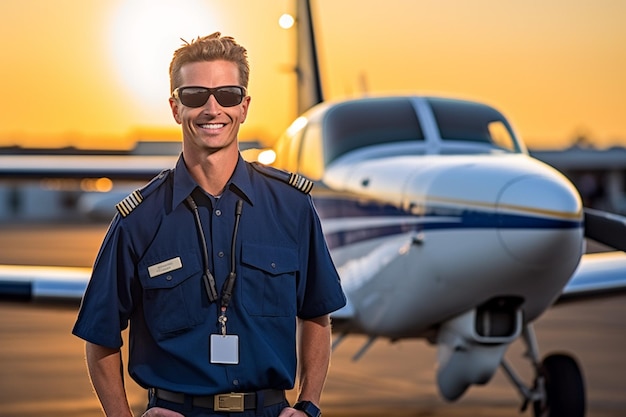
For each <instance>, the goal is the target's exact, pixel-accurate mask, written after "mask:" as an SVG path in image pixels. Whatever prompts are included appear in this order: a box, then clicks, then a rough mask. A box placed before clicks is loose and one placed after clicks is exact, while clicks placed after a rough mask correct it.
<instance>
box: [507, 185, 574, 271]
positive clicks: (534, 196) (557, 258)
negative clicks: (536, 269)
mask: <svg viewBox="0 0 626 417" xmlns="http://www.w3.org/2000/svg"><path fill="white" fill-rule="evenodd" d="M496 212H497V216H498V234H499V237H500V240H501V242H502V244H503V246H504V248H505V249H506V250H507V251H508V252H509V254H510V255H511V256H512V257H513V258H515V259H517V260H519V261H521V262H523V263H526V264H532V265H547V264H551V263H554V262H562V261H563V260H564V259H567V258H570V257H572V256H578V255H579V254H580V252H581V250H582V245H583V232H582V221H583V212H582V203H581V200H580V196H579V195H578V192H577V191H576V189H575V188H574V187H573V186H572V185H571V184H570V183H569V182H568V181H566V180H561V179H560V178H554V177H552V176H550V177H547V176H541V175H526V176H522V177H519V178H517V179H514V180H512V181H510V182H508V183H507V184H506V185H505V186H503V188H502V190H501V192H500V196H499V198H498V202H497V209H496Z"/></svg>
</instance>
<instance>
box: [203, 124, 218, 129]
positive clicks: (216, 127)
mask: <svg viewBox="0 0 626 417" xmlns="http://www.w3.org/2000/svg"><path fill="white" fill-rule="evenodd" d="M200 127H201V128H203V129H220V128H222V127H224V123H207V124H203V125H200Z"/></svg>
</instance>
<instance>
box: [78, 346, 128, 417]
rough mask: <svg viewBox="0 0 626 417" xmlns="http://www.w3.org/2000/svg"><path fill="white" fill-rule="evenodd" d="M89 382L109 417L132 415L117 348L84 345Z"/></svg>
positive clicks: (120, 357)
mask: <svg viewBox="0 0 626 417" xmlns="http://www.w3.org/2000/svg"><path fill="white" fill-rule="evenodd" d="M85 353H86V357H87V367H88V369H89V377H90V378H91V383H92V384H93V387H94V389H95V391H96V394H97V395H98V398H99V399H100V403H101V404H102V408H103V409H104V413H105V414H106V415H107V416H109V417H132V415H133V414H132V411H131V409H130V406H129V405H128V399H127V397H126V390H125V389H124V380H123V377H122V356H121V353H120V351H119V350H115V349H110V348H106V347H103V346H99V345H94V344H92V343H89V342H87V344H86V346H85Z"/></svg>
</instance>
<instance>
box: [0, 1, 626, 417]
mask: <svg viewBox="0 0 626 417" xmlns="http://www.w3.org/2000/svg"><path fill="white" fill-rule="evenodd" d="M298 11H299V29H298V30H299V40H300V42H301V43H300V47H301V48H303V51H301V52H306V53H303V54H301V58H302V59H301V60H300V62H304V61H305V59H304V57H303V56H302V55H304V56H305V57H307V59H306V61H308V62H309V63H314V64H315V63H316V62H317V59H316V57H315V54H316V50H315V48H314V44H313V39H314V35H313V25H312V18H311V10H310V4H309V2H308V1H305V0H298ZM311 69H313V71H309V70H311ZM298 74H299V77H300V84H299V89H300V90H302V89H303V88H304V87H306V88H307V89H308V93H307V94H302V95H301V97H308V98H307V99H306V100H303V101H301V102H300V106H301V107H311V106H312V107H311V108H310V109H309V110H308V111H306V112H305V113H304V114H303V115H302V116H301V117H299V118H298V119H297V120H296V121H295V122H294V123H293V124H292V125H291V126H290V127H289V128H288V129H287V131H286V132H285V134H284V135H283V136H282V137H281V138H280V139H279V140H278V141H277V142H276V145H275V148H274V149H275V152H276V156H277V159H276V162H275V165H276V166H277V167H279V168H284V169H286V170H289V171H291V172H294V173H297V174H300V175H301V176H303V177H307V178H309V179H311V180H313V181H314V182H315V184H316V185H315V188H314V190H313V194H312V195H313V198H314V201H315V205H316V207H317V209H318V211H319V214H320V217H321V219H322V223H323V229H324V233H325V236H326V238H327V241H328V245H329V248H330V250H331V253H332V256H333V259H334V261H335V263H336V265H337V268H338V270H339V273H340V275H341V279H342V284H343V287H344V289H345V292H346V294H347V297H348V300H349V302H348V305H347V306H346V307H345V308H343V309H342V310H340V311H338V312H336V313H335V314H333V324H334V331H335V332H336V333H338V334H339V336H338V338H337V339H336V340H335V342H334V346H337V345H338V344H339V343H340V342H341V340H343V338H344V337H345V336H347V335H350V334H364V335H367V336H368V337H369V341H368V343H367V344H366V345H365V346H364V347H363V349H361V350H360V351H359V352H357V355H356V356H357V357H358V356H360V355H362V354H363V353H364V352H365V351H366V349H367V348H368V347H369V345H370V344H371V342H372V341H374V340H375V339H376V338H387V339H390V340H393V341H398V340H402V339H408V338H424V339H425V340H427V341H428V342H430V343H431V344H433V345H436V346H437V349H438V370H437V385H438V388H439V392H440V393H441V395H442V396H443V397H444V398H445V399H446V400H448V401H455V400H457V399H458V398H460V397H461V396H462V395H463V394H464V393H465V392H466V390H467V389H468V388H469V387H470V386H471V385H481V384H486V383H488V382H489V381H490V380H491V378H492V376H493V375H494V373H495V371H496V370H497V369H498V368H499V367H502V368H503V370H504V372H505V374H506V375H507V376H508V377H509V379H510V380H511V382H512V383H513V385H514V386H515V387H516V388H517V390H518V391H519V393H520V395H521V397H522V398H523V402H524V404H523V409H526V407H527V406H531V407H532V409H533V413H534V415H535V416H537V417H538V416H550V417H556V416H569V417H577V416H584V414H585V407H586V405H585V386H584V381H583V377H582V372H581V371H580V369H579V366H578V364H577V361H576V360H575V359H574V358H572V357H570V356H568V355H565V354H551V355H548V356H547V357H545V359H543V360H542V359H541V357H540V353H539V351H538V348H537V342H536V339H535V332H534V330H533V323H534V321H535V320H537V319H538V318H539V317H540V316H541V315H542V314H543V313H544V312H545V311H546V310H547V309H548V308H550V307H551V306H552V305H553V304H554V303H556V302H561V301H565V300H568V299H569V300H575V299H578V298H584V297H589V296H597V295H598V294H601V293H608V294H614V293H616V292H618V291H623V290H624V289H626V254H624V253H622V252H614V253H608V254H594V255H587V254H584V253H585V239H584V238H585V236H586V237H589V238H591V239H594V240H597V241H599V242H602V243H604V244H606V245H609V246H611V247H614V248H615V249H618V250H619V251H624V250H626V242H625V238H624V236H626V219H625V218H624V217H620V216H615V215H611V214H607V213H603V212H599V211H594V210H586V209H584V208H583V206H582V204H581V199H580V196H579V194H578V192H577V190H576V189H575V188H574V187H573V185H572V184H571V183H570V182H569V181H568V180H567V179H566V178H565V177H564V176H563V175H561V174H560V173H559V172H557V171H556V170H555V169H553V168H551V167H549V166H548V165H546V164H543V163H541V162H539V161H537V160H535V159H533V158H531V157H530V156H529V155H528V153H527V151H526V149H525V147H524V145H523V143H522V142H521V140H520V139H519V138H518V137H517V135H516V134H515V132H514V131H513V129H512V128H511V125H510V124H509V122H508V121H507V119H506V118H505V117H504V116H503V115H502V114H501V113H500V112H499V111H497V110H495V109H494V108H492V107H490V106H487V105H485V104H481V103H476V102H471V101H463V100H456V99H450V98H440V97H422V96H391V97H367V98H359V99H352V100H342V101H334V102H324V101H323V99H322V95H321V91H322V90H321V87H320V85H319V71H318V68H317V67H316V66H313V67H311V66H310V65H309V66H306V67H305V65H303V64H301V66H300V67H299V68H298ZM307 74H308V75H307ZM307 77H308V78H307ZM0 173H2V167H0ZM12 268H14V267H11V266H4V267H0V293H3V294H5V295H7V294H10V293H11V292H13V293H14V294H17V295H20V296H21V297H22V298H27V299H31V298H38V297H75V298H79V297H80V296H81V295H82V291H83V290H84V287H85V285H86V283H87V280H88V278H89V271H88V270H77V271H76V272H75V275H74V276H73V277H71V279H69V278H68V279H65V278H66V275H65V274H67V272H65V271H64V270H55V269H53V268H49V269H38V270H34V271H33V270H32V269H30V268H28V267H22V268H19V269H18V270H17V271H14V270H13V269H12ZM67 277H69V275H67ZM518 338H521V340H522V341H523V342H524V343H525V345H526V346H527V348H528V360H529V362H530V366H531V368H532V370H533V372H534V381H533V384H532V386H527V385H525V384H524V383H523V382H522V380H521V378H519V377H518V376H517V374H516V373H515V371H514V369H513V368H512V367H511V366H510V364H509V363H508V362H507V360H506V359H505V357H504V355H505V352H506V350H507V348H508V347H509V345H510V344H511V343H513V342H514V341H515V340H517V339H518Z"/></svg>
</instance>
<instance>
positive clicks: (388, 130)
mask: <svg viewBox="0 0 626 417" xmlns="http://www.w3.org/2000/svg"><path fill="white" fill-rule="evenodd" d="M324 135H325V136H324V138H325V143H324V145H325V155H324V159H325V161H326V164H328V163H329V162H331V161H333V160H335V159H336V158H337V157H339V156H341V155H343V154H345V153H346V152H349V151H351V150H354V149H358V148H364V147H367V146H372V145H380V144H385V143H393V142H409V141H424V133H423V132H422V127H421V126H420V123H419V120H418V119H417V115H416V114H415V109H414V108H413V105H412V104H411V102H410V101H409V100H408V99H406V98H380V99H371V100H357V101H351V102H347V103H343V104H340V105H338V106H336V107H334V108H333V109H332V110H330V111H329V112H328V113H327V115H326V121H325V131H324Z"/></svg>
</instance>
